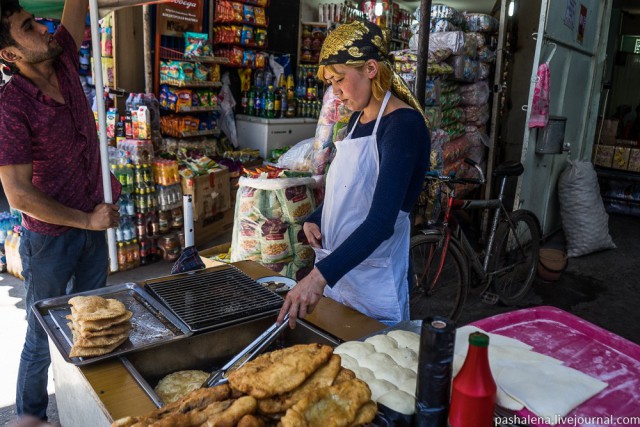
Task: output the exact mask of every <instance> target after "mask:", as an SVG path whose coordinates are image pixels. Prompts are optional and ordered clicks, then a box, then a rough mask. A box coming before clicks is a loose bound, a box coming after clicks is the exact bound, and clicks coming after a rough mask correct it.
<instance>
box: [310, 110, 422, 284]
mask: <svg viewBox="0 0 640 427" xmlns="http://www.w3.org/2000/svg"><path fill="white" fill-rule="evenodd" d="M358 116H359V114H358V113H354V114H353V115H352V116H351V119H350V120H349V130H351V129H352V128H353V126H354V124H355V122H356V120H357V117H358ZM355 126H356V128H355V130H354V132H353V135H352V137H353V138H360V137H364V136H369V135H371V134H372V133H373V128H374V126H375V120H373V121H371V122H369V123H365V124H362V123H358V124H356V125H355ZM376 136H377V143H378V153H379V156H380V173H379V175H378V180H377V182H376V188H375V192H374V194H373V200H372V203H371V209H370V210H369V213H368V214H367V217H366V218H365V220H364V222H363V223H362V224H360V226H358V228H356V229H355V230H354V232H353V233H352V234H351V235H350V236H349V237H347V239H346V240H345V241H344V242H343V243H342V244H341V245H340V246H339V247H337V248H336V249H335V250H334V251H333V252H332V253H331V254H330V255H329V256H327V257H326V258H325V259H323V260H322V261H320V262H318V263H317V264H316V267H317V268H318V270H320V273H322V275H323V276H324V278H325V279H326V280H327V283H328V285H329V286H333V285H335V284H336V283H337V282H338V280H340V278H342V276H344V275H345V274H346V273H347V272H349V271H350V270H351V269H353V268H354V267H356V266H357V265H358V264H360V263H361V262H362V261H364V260H365V259H366V258H367V257H369V255H371V254H372V253H373V251H374V250H375V249H376V248H377V247H378V246H379V245H380V244H381V243H382V242H384V241H385V240H387V239H388V238H390V237H391V236H392V235H393V231H394V226H395V223H396V218H397V217H398V213H399V211H400V210H403V211H405V212H409V211H411V208H412V207H413V205H414V204H415V202H416V200H417V198H418V196H419V194H420V191H421V189H422V185H423V182H424V174H425V172H426V171H427V169H428V167H429V152H430V149H431V141H430V138H429V132H428V131H427V127H426V125H425V123H424V120H423V118H422V115H420V113H419V112H418V111H416V110H413V109H409V108H401V109H398V110H395V111H393V112H391V113H389V114H387V115H386V116H383V117H382V118H381V119H380V125H379V126H378V131H377V135H376ZM353 161H354V162H357V161H358V159H354V160H353ZM323 206H324V205H320V206H319V207H318V208H317V209H316V210H315V211H314V212H313V213H312V214H311V215H310V216H309V218H307V222H313V223H315V224H317V225H318V226H319V227H320V230H321V231H322V223H321V222H322V221H321V219H322V208H323Z"/></svg>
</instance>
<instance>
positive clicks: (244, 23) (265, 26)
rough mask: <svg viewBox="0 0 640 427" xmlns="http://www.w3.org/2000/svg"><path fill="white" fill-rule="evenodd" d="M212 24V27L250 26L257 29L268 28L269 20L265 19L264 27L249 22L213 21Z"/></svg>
mask: <svg viewBox="0 0 640 427" xmlns="http://www.w3.org/2000/svg"><path fill="white" fill-rule="evenodd" d="M213 24H214V25H251V26H252V27H257V28H268V27H269V20H268V19H267V24H266V25H260V24H257V23H255V22H249V21H214V22H213Z"/></svg>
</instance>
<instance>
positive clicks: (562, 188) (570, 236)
mask: <svg viewBox="0 0 640 427" xmlns="http://www.w3.org/2000/svg"><path fill="white" fill-rule="evenodd" d="M558 198H559V199H560V215H561V217H562V228H563V229H564V234H565V237H566V240H567V255H568V256H569V257H578V256H582V255H587V254H590V253H592V252H596V251H600V250H603V249H612V248H615V247H616V245H615V244H614V243H613V240H611V236H610V235H609V215H607V213H606V212H605V210H604V204H603V203H602V197H601V196H600V187H599V185H598V176H597V175H596V171H595V170H594V169H593V165H592V164H591V162H585V161H572V160H569V161H568V165H567V167H566V168H565V170H564V171H562V173H561V174H560V178H559V180H558Z"/></svg>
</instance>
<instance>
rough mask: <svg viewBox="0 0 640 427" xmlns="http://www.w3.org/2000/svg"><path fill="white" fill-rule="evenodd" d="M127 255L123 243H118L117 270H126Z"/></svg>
mask: <svg viewBox="0 0 640 427" xmlns="http://www.w3.org/2000/svg"><path fill="white" fill-rule="evenodd" d="M126 267H127V253H126V252H125V250H124V243H123V242H119V243H118V269H119V270H120V271H124V270H126V269H127V268H126Z"/></svg>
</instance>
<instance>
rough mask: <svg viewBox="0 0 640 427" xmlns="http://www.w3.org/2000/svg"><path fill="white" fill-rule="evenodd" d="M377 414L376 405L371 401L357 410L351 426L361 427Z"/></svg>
mask: <svg viewBox="0 0 640 427" xmlns="http://www.w3.org/2000/svg"><path fill="white" fill-rule="evenodd" d="M377 413H378V405H376V402H374V401H373V400H370V401H368V402H367V403H365V404H364V405H362V406H361V407H360V409H358V413H357V414H356V419H355V420H353V422H352V423H351V426H361V425H363V424H367V423H370V422H371V421H372V420H373V419H374V418H375V416H376V414H377Z"/></svg>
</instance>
